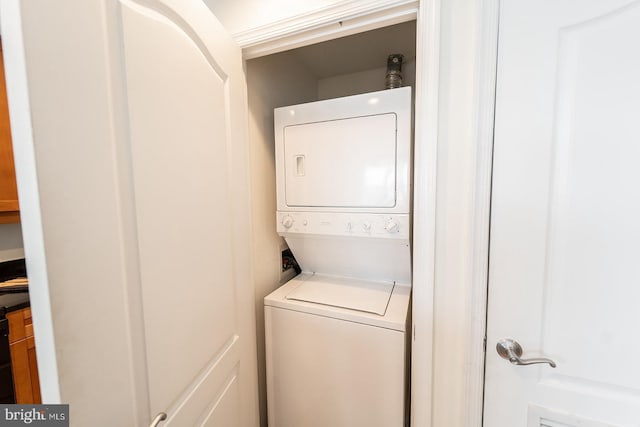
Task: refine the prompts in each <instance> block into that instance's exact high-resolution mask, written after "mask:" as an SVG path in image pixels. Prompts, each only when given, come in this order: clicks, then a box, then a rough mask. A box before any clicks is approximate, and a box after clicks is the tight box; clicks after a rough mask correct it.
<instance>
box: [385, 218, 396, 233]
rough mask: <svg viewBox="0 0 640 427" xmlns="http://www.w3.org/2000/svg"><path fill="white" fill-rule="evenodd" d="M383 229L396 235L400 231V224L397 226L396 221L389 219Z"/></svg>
mask: <svg viewBox="0 0 640 427" xmlns="http://www.w3.org/2000/svg"><path fill="white" fill-rule="evenodd" d="M384 229H385V230H387V232H388V233H397V232H398V231H399V230H400V224H398V221H396V220H394V219H390V220H389V221H387V223H386V224H385V225H384Z"/></svg>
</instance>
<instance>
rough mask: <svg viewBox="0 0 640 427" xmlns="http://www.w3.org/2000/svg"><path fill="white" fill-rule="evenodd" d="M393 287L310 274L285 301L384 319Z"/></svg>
mask: <svg viewBox="0 0 640 427" xmlns="http://www.w3.org/2000/svg"><path fill="white" fill-rule="evenodd" d="M393 286H394V284H393V283H390V282H371V281H366V280H358V279H351V278H346V277H331V276H321V275H313V276H309V278H308V279H307V280H305V281H304V282H302V284H300V285H299V286H298V287H296V288H295V289H294V290H293V291H291V292H289V293H288V294H287V295H286V297H285V298H286V299H288V300H295V301H304V302H311V303H315V304H323V305H329V306H332V307H340V308H346V309H349V310H357V311H363V312H366V313H373V314H378V315H380V316H384V314H385V312H386V311H387V306H388V304H389V299H390V298H391V293H392V291H393Z"/></svg>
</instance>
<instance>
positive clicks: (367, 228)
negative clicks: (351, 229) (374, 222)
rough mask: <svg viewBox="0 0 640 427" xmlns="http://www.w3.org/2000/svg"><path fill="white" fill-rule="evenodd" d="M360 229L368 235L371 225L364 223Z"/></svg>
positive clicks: (367, 222)
mask: <svg viewBox="0 0 640 427" xmlns="http://www.w3.org/2000/svg"><path fill="white" fill-rule="evenodd" d="M362 229H363V230H364V232H365V233H370V232H371V223H370V222H369V221H365V222H364V223H363V224H362Z"/></svg>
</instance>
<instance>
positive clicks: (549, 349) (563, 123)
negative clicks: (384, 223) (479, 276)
mask: <svg viewBox="0 0 640 427" xmlns="http://www.w3.org/2000/svg"><path fill="white" fill-rule="evenodd" d="M499 37H500V38H499V46H498V50H499V58H498V84H497V97H496V122H495V152H494V176H493V195H492V225H491V253H490V275H489V313H488V337H487V362H486V363H487V366H486V394H485V410H484V425H485V426H487V427H513V426H528V427H534V426H535V427H540V426H581V427H584V426H591V427H604V426H626V427H631V426H636V427H637V426H639V425H640V369H639V368H638V361H639V360H640V340H639V339H638V325H640V310H638V302H639V301H640V286H638V284H639V283H640V269H639V268H638V260H640V245H639V244H638V242H639V241H640V223H639V222H638V218H640V187H639V186H640V167H638V162H639V160H640V120H638V119H639V118H640V78H639V76H640V55H639V54H638V52H639V47H640V2H638V1H629V0H608V1H600V0H561V1H557V0H544V1H528V0H506V1H503V2H501V16H500V36H499ZM505 339H511V340H515V341H517V342H519V344H521V347H522V349H523V354H522V355H521V356H520V358H521V359H522V360H525V361H526V360H528V359H531V358H548V359H551V360H553V362H555V364H556V367H555V368H553V367H552V366H550V365H549V364H548V363H544V360H538V362H541V363H536V364H532V365H517V364H512V363H510V361H509V360H505V359H503V358H501V357H500V356H499V355H498V354H497V352H496V345H497V344H498V342H500V341H501V340H505ZM502 342H503V343H504V342H505V341H502ZM510 359H511V362H515V363H517V362H518V361H517V358H516V357H515V356H514V355H513V354H511V355H510Z"/></svg>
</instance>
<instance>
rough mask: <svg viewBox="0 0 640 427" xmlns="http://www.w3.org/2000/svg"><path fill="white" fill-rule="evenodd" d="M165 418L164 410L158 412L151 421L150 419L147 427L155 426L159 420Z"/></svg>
mask: <svg viewBox="0 0 640 427" xmlns="http://www.w3.org/2000/svg"><path fill="white" fill-rule="evenodd" d="M166 419H167V414H165V413H164V412H160V413H159V414H158V415H156V417H155V418H154V419H153V421H151V424H149V427H157V426H158V424H160V421H164V420H166Z"/></svg>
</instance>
